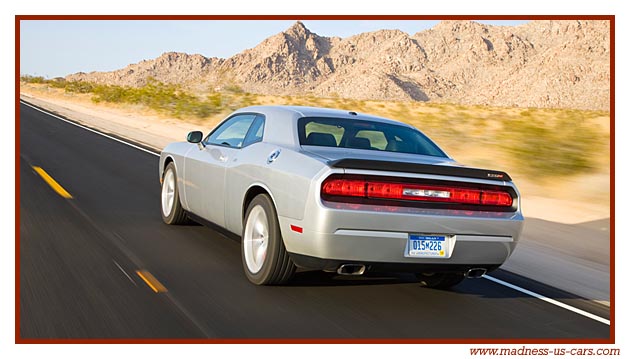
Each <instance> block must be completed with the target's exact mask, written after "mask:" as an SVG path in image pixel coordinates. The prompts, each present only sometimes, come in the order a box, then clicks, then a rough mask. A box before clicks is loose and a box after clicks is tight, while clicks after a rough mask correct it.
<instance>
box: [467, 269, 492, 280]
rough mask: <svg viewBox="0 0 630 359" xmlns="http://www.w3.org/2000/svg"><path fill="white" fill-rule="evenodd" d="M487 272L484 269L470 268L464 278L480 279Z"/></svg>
mask: <svg viewBox="0 0 630 359" xmlns="http://www.w3.org/2000/svg"><path fill="white" fill-rule="evenodd" d="M487 271H488V270H487V269H485V268H471V269H469V270H468V271H467V272H466V274H465V276H466V278H481V277H483V275H484V274H486V272H487Z"/></svg>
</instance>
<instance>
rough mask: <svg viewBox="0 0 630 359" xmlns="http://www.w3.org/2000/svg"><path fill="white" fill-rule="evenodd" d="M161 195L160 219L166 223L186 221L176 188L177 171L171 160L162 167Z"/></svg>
mask: <svg viewBox="0 0 630 359" xmlns="http://www.w3.org/2000/svg"><path fill="white" fill-rule="evenodd" d="M160 197H161V206H160V208H161V211H160V212H161V213H162V220H163V221H164V223H166V224H183V223H186V219H187V217H186V211H184V208H183V207H182V204H181V202H180V201H179V193H178V190H177V172H176V171H175V165H174V164H173V162H171V163H169V164H168V165H167V166H166V169H164V177H162V195H161V196H160Z"/></svg>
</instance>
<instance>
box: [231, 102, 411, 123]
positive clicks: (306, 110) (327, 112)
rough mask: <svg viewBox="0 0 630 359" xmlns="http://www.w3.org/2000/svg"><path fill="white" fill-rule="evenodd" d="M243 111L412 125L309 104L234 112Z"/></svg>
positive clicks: (256, 107)
mask: <svg viewBox="0 0 630 359" xmlns="http://www.w3.org/2000/svg"><path fill="white" fill-rule="evenodd" d="M243 112H256V113H261V114H263V115H266V116H270V117H275V118H284V119H287V120H289V119H292V120H297V119H299V118H302V117H336V118H347V119H352V120H365V121H374V122H381V123H389V124H395V125H402V126H406V127H412V126H410V125H408V124H406V123H404V122H400V121H396V120H392V119H389V118H384V117H378V116H374V115H368V114H364V113H359V112H355V111H351V110H339V109H332V108H324V107H309V106H250V107H245V108H241V109H239V110H237V111H236V112H235V113H243Z"/></svg>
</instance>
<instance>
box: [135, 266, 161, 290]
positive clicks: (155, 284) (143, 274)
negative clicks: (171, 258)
mask: <svg viewBox="0 0 630 359" xmlns="http://www.w3.org/2000/svg"><path fill="white" fill-rule="evenodd" d="M136 274H137V275H138V277H140V278H141V279H142V280H143V281H144V282H145V283H146V284H147V285H148V286H149V287H150V288H151V289H153V291H154V292H156V293H160V292H168V290H167V289H166V287H165V286H163V285H162V283H160V281H159V280H157V279H155V277H154V276H153V275H152V274H151V273H149V271H147V270H137V271H136Z"/></svg>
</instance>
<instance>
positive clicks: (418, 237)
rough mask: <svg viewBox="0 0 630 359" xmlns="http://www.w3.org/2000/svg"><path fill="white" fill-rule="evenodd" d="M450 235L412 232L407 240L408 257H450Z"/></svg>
mask: <svg viewBox="0 0 630 359" xmlns="http://www.w3.org/2000/svg"><path fill="white" fill-rule="evenodd" d="M449 251H450V237H449V236H446V235H440V234H435V235H433V234H432V235H424V234H410V235H409V239H408V240H407V253H406V256H407V257H421V258H449V257H450V253H449Z"/></svg>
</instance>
